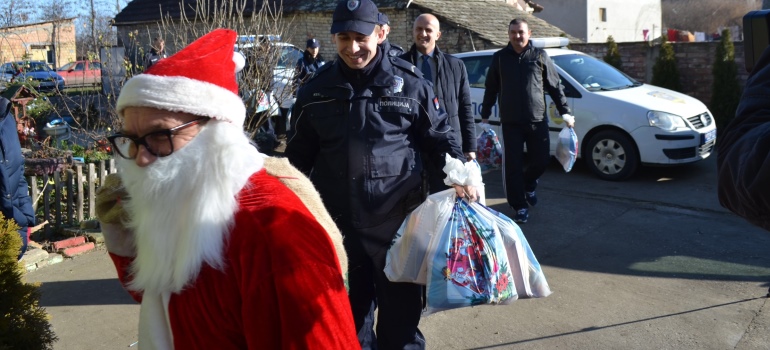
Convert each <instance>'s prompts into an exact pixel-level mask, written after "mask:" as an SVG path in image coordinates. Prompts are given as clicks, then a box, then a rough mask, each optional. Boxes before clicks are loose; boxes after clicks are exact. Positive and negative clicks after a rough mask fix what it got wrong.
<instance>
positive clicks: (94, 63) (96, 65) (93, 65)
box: [88, 62, 102, 70]
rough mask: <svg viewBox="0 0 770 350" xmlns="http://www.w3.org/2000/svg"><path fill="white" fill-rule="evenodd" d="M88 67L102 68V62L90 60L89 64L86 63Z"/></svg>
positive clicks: (92, 68) (91, 68)
mask: <svg viewBox="0 0 770 350" xmlns="http://www.w3.org/2000/svg"><path fill="white" fill-rule="evenodd" d="M88 69H90V70H102V64H101V62H91V64H89V65H88Z"/></svg>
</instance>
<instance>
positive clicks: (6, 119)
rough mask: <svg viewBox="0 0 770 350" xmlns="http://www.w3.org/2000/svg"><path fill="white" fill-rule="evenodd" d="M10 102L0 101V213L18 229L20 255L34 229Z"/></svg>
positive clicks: (3, 99) (22, 157) (24, 249)
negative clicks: (16, 225)
mask: <svg viewBox="0 0 770 350" xmlns="http://www.w3.org/2000/svg"><path fill="white" fill-rule="evenodd" d="M11 111H12V108H11V101H8V99H6V98H3V97H0V150H2V152H0V163H2V164H3V165H2V166H0V212H2V214H3V216H4V217H5V218H6V219H13V220H14V221H15V222H16V224H18V225H19V227H21V229H20V230H19V235H20V236H21V247H20V248H21V251H20V253H19V257H18V258H19V259H21V257H22V255H24V252H25V251H26V250H27V244H28V242H29V233H30V232H29V230H30V227H32V226H35V211H34V210H33V209H32V198H30V196H29V187H28V185H27V180H26V179H25V178H24V156H23V155H22V154H21V144H20V143H19V134H18V133H17V131H16V118H15V117H14V116H13V114H12V113H11Z"/></svg>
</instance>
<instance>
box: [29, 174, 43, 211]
mask: <svg viewBox="0 0 770 350" xmlns="http://www.w3.org/2000/svg"><path fill="white" fill-rule="evenodd" d="M27 184H28V185H29V196H30V198H32V210H33V211H35V212H37V197H38V196H39V195H40V189H39V188H38V187H37V176H29V177H27Z"/></svg>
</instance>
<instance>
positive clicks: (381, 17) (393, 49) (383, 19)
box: [377, 13, 405, 57]
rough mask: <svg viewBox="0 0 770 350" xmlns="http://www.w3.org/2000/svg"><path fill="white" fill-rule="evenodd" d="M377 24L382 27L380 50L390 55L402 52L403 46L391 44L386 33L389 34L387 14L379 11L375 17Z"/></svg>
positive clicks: (401, 53)
mask: <svg viewBox="0 0 770 350" xmlns="http://www.w3.org/2000/svg"><path fill="white" fill-rule="evenodd" d="M377 24H378V25H379V26H380V28H382V31H383V32H384V35H383V37H382V40H381V41H380V43H379V45H380V47H381V48H382V52H385V53H387V55H388V56H390V57H398V56H401V55H403V54H404V52H405V51H404V48H403V47H401V46H398V45H395V44H391V43H390V41H389V40H388V34H390V19H388V15H386V14H384V13H379V14H378V18H377Z"/></svg>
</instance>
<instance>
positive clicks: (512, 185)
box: [500, 120, 551, 210]
mask: <svg viewBox="0 0 770 350" xmlns="http://www.w3.org/2000/svg"><path fill="white" fill-rule="evenodd" d="M501 129H502V136H503V137H502V139H501V140H500V142H501V143H502V145H503V190H504V191H505V197H506V199H507V200H508V205H510V206H511V207H512V208H513V209H514V210H519V209H523V208H526V207H527V201H526V200H525V199H524V192H532V191H534V190H535V189H536V188H537V180H538V179H539V178H540V176H542V175H543V173H544V172H545V169H546V168H547V167H548V163H549V162H550V160H551V153H550V151H551V140H550V136H549V134H548V121H546V120H544V121H542V122H537V123H529V124H523V125H517V124H502V125H501ZM525 144H526V145H527V154H526V159H525V155H524V145H525Z"/></svg>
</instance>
